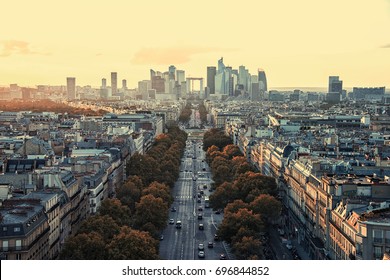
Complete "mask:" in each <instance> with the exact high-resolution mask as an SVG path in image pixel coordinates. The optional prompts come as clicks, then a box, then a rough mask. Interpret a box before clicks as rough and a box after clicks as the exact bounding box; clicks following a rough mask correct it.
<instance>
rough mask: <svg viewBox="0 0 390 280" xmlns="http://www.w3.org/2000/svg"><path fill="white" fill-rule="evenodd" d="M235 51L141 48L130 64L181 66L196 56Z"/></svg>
mask: <svg viewBox="0 0 390 280" xmlns="http://www.w3.org/2000/svg"><path fill="white" fill-rule="evenodd" d="M235 50H236V49H229V48H214V47H211V48H207V47H167V48H142V49H141V50H139V51H138V52H137V53H135V55H134V57H133V58H132V60H131V62H132V63H135V64H163V65H165V64H182V63H186V62H189V61H190V60H191V57H192V56H193V55H196V54H201V53H210V52H221V51H235Z"/></svg>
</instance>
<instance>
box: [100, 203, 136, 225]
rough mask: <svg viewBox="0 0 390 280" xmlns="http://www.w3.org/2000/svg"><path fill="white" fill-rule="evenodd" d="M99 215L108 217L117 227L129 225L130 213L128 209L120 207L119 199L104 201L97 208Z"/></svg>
mask: <svg viewBox="0 0 390 280" xmlns="http://www.w3.org/2000/svg"><path fill="white" fill-rule="evenodd" d="M99 214H100V215H102V216H104V215H108V216H110V217H111V218H113V220H114V221H115V222H116V223H117V224H118V225H119V226H123V225H130V222H131V218H130V217H131V212H130V208H129V207H127V206H125V205H122V203H121V202H120V200H119V199H116V198H112V199H105V200H103V202H102V204H101V205H100V207H99Z"/></svg>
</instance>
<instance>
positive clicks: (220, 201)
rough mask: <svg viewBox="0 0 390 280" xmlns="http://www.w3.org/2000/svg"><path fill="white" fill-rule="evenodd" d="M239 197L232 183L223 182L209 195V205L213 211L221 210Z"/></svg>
mask: <svg viewBox="0 0 390 280" xmlns="http://www.w3.org/2000/svg"><path fill="white" fill-rule="evenodd" d="M239 196H240V195H239V190H238V189H237V188H236V187H235V186H234V185H233V184H232V183H229V182H224V183H222V184H221V185H220V186H218V187H217V188H216V189H215V191H214V192H213V193H212V194H211V195H210V205H211V206H212V207H213V209H223V208H225V206H226V205H227V204H228V203H230V202H233V201H234V200H235V199H239Z"/></svg>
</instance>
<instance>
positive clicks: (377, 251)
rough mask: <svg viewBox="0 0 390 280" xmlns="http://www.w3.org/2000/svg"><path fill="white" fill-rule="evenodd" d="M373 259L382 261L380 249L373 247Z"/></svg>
mask: <svg viewBox="0 0 390 280" xmlns="http://www.w3.org/2000/svg"><path fill="white" fill-rule="evenodd" d="M374 258H376V259H382V247H377V246H375V247H374Z"/></svg>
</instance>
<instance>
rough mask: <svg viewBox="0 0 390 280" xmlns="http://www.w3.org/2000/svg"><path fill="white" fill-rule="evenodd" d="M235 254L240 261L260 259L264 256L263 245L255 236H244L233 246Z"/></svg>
mask: <svg viewBox="0 0 390 280" xmlns="http://www.w3.org/2000/svg"><path fill="white" fill-rule="evenodd" d="M232 247H233V248H232V249H233V251H234V254H235V255H236V257H237V258H238V259H239V260H253V259H259V256H262V244H261V241H260V240H259V239H256V238H254V237H253V236H244V237H242V239H241V240H240V241H237V242H235V243H234V244H233V246H232Z"/></svg>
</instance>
